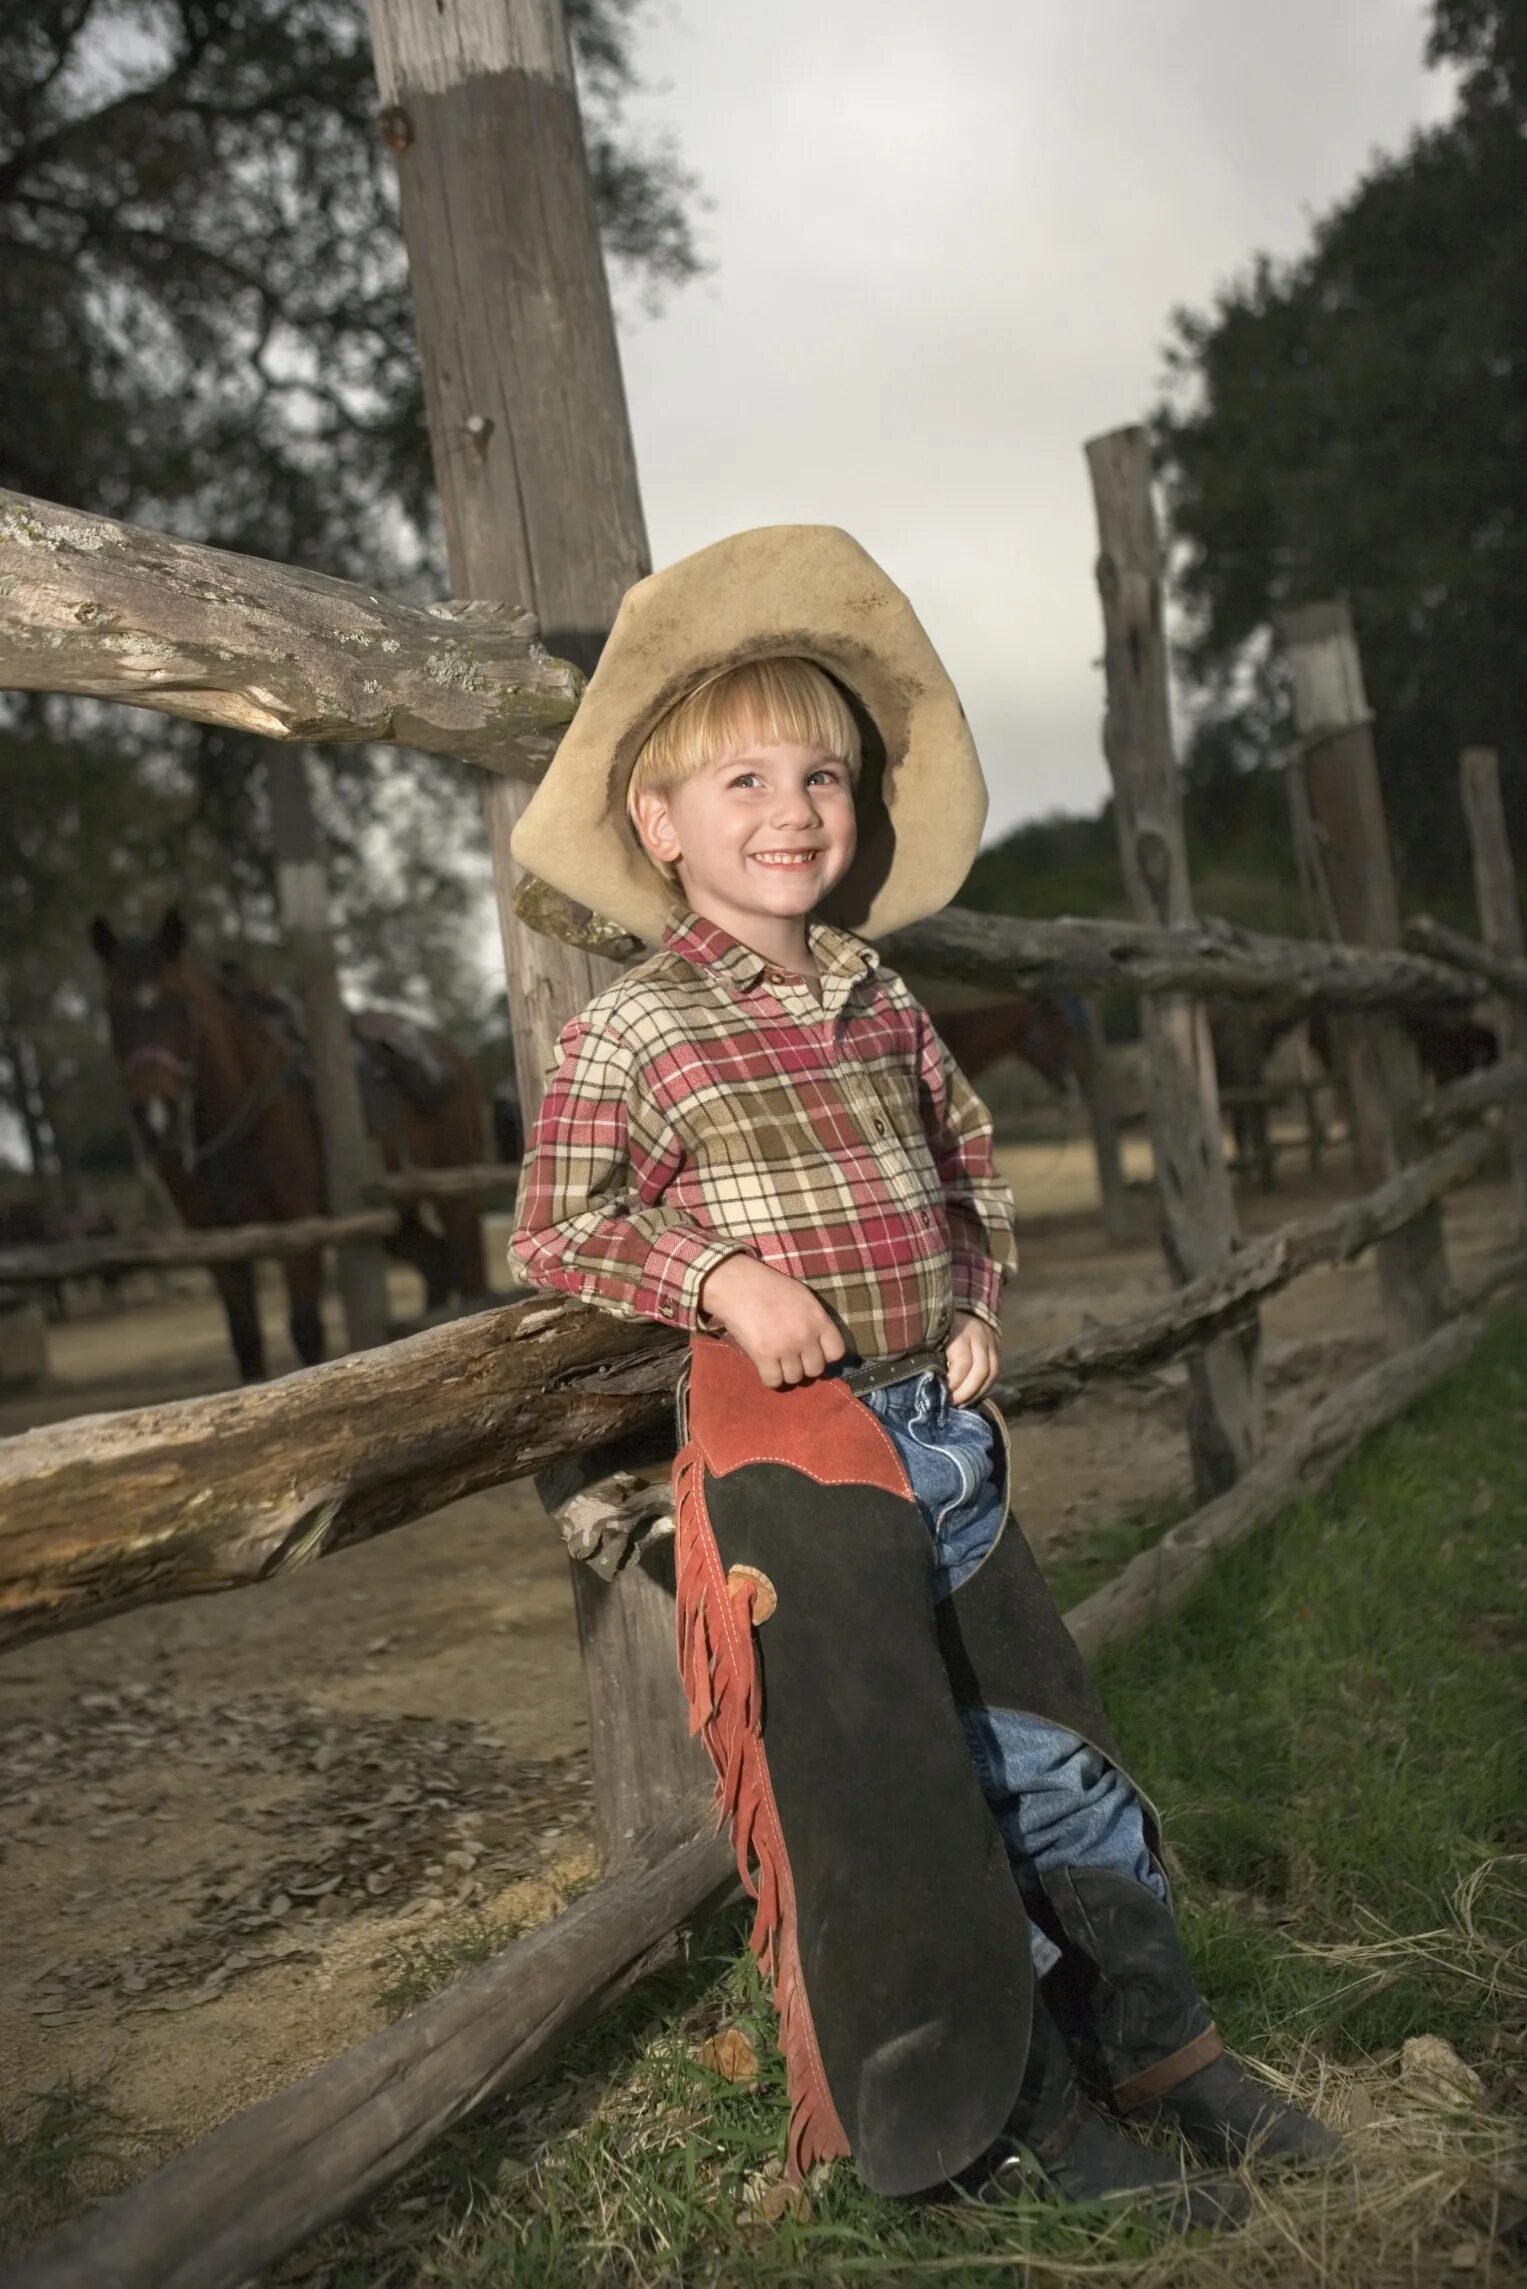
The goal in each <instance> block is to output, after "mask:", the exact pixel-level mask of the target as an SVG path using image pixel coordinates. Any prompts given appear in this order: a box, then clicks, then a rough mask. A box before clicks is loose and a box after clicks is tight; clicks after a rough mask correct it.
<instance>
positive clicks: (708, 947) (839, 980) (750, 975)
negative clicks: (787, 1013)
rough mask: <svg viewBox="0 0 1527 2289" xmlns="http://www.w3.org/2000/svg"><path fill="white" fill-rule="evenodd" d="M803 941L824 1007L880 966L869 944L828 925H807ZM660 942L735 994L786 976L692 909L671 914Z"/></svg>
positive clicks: (842, 997) (840, 999) (837, 1001)
mask: <svg viewBox="0 0 1527 2289" xmlns="http://www.w3.org/2000/svg"><path fill="white" fill-rule="evenodd" d="M806 941H807V944H808V945H809V946H810V948H811V951H812V953H813V954H814V955H815V956H816V960H817V966H818V968H819V969H820V970H821V973H822V998H823V1004H824V1006H825V1007H826V1008H828V1009H829V1010H831V1009H835V1008H837V1007H838V1006H839V1005H840V1004H841V1003H842V1002H843V1001H844V1000H846V998H847V996H848V994H849V992H850V991H851V989H852V988H853V986H854V985H855V984H856V983H857V982H858V980H859V979H860V978H862V977H869V976H873V974H874V972H875V971H876V970H877V969H878V968H879V967H880V956H879V954H878V953H877V952H876V950H875V948H874V947H873V946H871V945H868V944H867V943H866V942H865V940H864V939H863V938H856V937H855V936H854V934H853V932H852V931H851V930H839V929H838V928H836V927H835V926H834V924H832V923H831V922H809V923H808V924H807V926H806ZM663 943H664V945H665V946H668V947H671V949H672V950H673V952H674V953H676V954H682V955H683V957H684V959H685V961H687V962H692V963H693V964H694V966H695V968H696V969H697V970H716V971H719V972H720V973H721V975H722V976H723V977H725V978H726V979H728V981H729V982H730V983H731V984H732V985H734V986H735V987H736V988H737V990H738V991H739V992H740V993H751V992H752V991H753V989H754V988H755V987H756V986H758V985H760V984H762V983H764V982H765V981H766V980H767V981H768V982H770V983H774V982H778V981H781V980H782V979H783V978H784V977H786V976H787V975H788V974H789V973H788V972H783V971H779V970H776V969H775V968H774V966H773V964H772V963H770V962H768V961H766V960H765V958H764V956H763V955H762V954H760V953H756V952H755V951H754V949H753V948H752V947H751V946H745V945H743V943H742V941H741V940H740V939H739V938H734V937H733V936H732V933H731V932H730V930H723V929H722V927H721V925H720V923H719V922H710V921H707V920H706V918H705V916H704V915H702V914H696V913H694V912H692V911H685V912H683V913H681V914H677V915H675V917H674V919H673V920H672V921H671V922H670V923H669V925H668V928H667V929H666V930H665V931H664V933H663Z"/></svg>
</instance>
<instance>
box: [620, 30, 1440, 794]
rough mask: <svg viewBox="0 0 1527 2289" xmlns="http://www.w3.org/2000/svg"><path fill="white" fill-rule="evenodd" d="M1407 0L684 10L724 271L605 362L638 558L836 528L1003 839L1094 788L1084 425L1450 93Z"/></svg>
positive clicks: (683, 57)
mask: <svg viewBox="0 0 1527 2289" xmlns="http://www.w3.org/2000/svg"><path fill="white" fill-rule="evenodd" d="M1423 37H1424V11H1423V10H1422V9H1420V8H1418V7H1414V6H1411V5H1404V4H1401V0H1344V4H1343V5H1342V6H1341V7H1339V8H1333V7H1332V6H1331V5H1330V0H1284V5H1283V7H1282V8H1281V9H1279V10H1277V11H1272V10H1264V9H1255V10H1252V9H1249V8H1245V7H1237V6H1234V5H1228V6H1227V5H1226V4H1225V0H1155V4H1154V5H1152V6H1151V7H1149V8H1146V7H1142V6H1141V5H1140V0H950V4H946V5H945V6H943V7H941V8H940V7H934V8H929V7H928V6H926V5H919V6H913V5H912V4H911V0H773V4H772V5H771V6H770V8H768V9H767V10H764V9H760V8H755V7H752V6H744V5H743V4H742V0H685V4H684V5H683V6H665V7H663V8H662V9H661V10H660V11H659V13H658V14H657V15H656V17H655V18H654V19H653V20H652V21H651V23H650V25H649V29H648V32H647V34H646V36H645V38H644V40H643V45H642V50H641V60H642V64H643V67H644V69H645V71H646V73H647V75H648V76H649V78H651V79H653V80H657V81H661V82H662V83H664V84H663V86H662V89H661V91H660V92H658V93H655V94H653V95H652V96H651V97H649V98H647V99H646V100H645V102H644V104H643V106H642V107H640V110H641V115H642V116H645V117H648V118H650V119H651V121H652V122H653V123H654V124H662V125H665V126H670V127H672V128H673V129H674V130H675V131H676V133H677V136H678V139H679V141H680V144H681V146H682V149H683V153H684V156H685V158H686V160H687V161H688V163H689V164H690V165H691V166H693V167H694V168H695V169H696V170H697V171H698V172H699V173H700V175H701V176H702V177H703V179H704V184H705V188H706V190H707V191H708V193H709V194H710V196H711V197H712V199H713V200H714V201H715V207H714V211H713V212H712V213H711V214H710V215H709V216H708V217H707V218H704V221H703V229H704V235H705V238H706V240H707V251H708V253H709V254H710V256H711V258H712V259H713V261H714V262H715V264H716V270H715V274H714V276H712V277H711V278H709V279H707V280H705V281H703V282H701V283H699V284H697V285H695V286H692V287H690V288H688V289H686V290H685V291H684V292H683V293H682V294H679V295H677V296H675V297H674V298H673V300H672V302H671V303H670V305H669V308H668V311H667V313H666V315H665V316H663V317H662V318H661V319H659V320H656V321H645V320H642V319H641V318H640V317H639V316H638V315H637V314H635V313H628V314H627V315H626V317H625V318H624V319H623V323H622V348H623V356H624V360H625V368H626V376H627V385H628V390H629V395H630V402H631V412H632V421H633V425H634V428H635V432H636V443H637V455H638V461H639V464H640V468H641V476H642V487H643V494H644V498H645V501H646V508H647V518H648V525H649V530H650V533H651V538H652V545H653V551H654V557H655V561H656V562H658V563H665V562H668V561H671V560H672V559H673V558H674V557H676V556H681V555H683V554H685V553H686V552H687V551H688V550H690V549H693V548H698V547H701V546H703V545H704V544H705V543H706V542H707V541H710V540H714V539H716V538H717V537H718V536H719V535H720V534H722V533H724V532H727V531H731V530H735V529H737V528H739V527H741V526H744V525H749V524H767V523H780V522H787V521H804V522H827V523H838V524H843V525H846V526H847V527H848V528H849V529H850V530H851V531H852V532H854V533H855V534H857V536H858V537H859V538H860V539H861V540H862V541H863V542H864V543H865V545H866V546H867V547H868V548H870V549H871V550H872V551H873V552H874V554H875V555H876V556H878V557H879V558H880V559H881V560H882V562H883V563H884V564H885V565H886V567H887V569H888V570H889V571H890V572H891V573H892V575H893V576H894V577H895V578H896V579H897V580H898V581H900V582H901V584H902V585H903V586H904V587H905V588H906V589H907V591H908V593H909V594H910V595H911V597H912V600H913V602H914V604H915V605H916V607H917V609H918V611H919V613H920V614H921V616H922V618H923V619H924V621H925V622H926V624H927V627H928V629H929V632H930V634H931V635H932V636H933V638H934V641H935V642H936V643H937V644H938V646H939V648H940V650H941V651H942V653H943V655H944V657H945V659H946V660H947V662H948V664H949V667H950V669H951V672H952V673H953V674H954V676H955V679H956V681H957V683H958V684H959V686H960V690H961V693H962V696H963V697H964V700H965V704H966V709H967V712H968V713H969V715H970V718H971V722H972V725H973V727H974V729H975V733H976V737H977V739H978V741H979V743H980V746H981V751H982V755H983V758H984V760H985V762H986V767H987V772H988V776H989V778H990V780H991V783H992V798H993V799H992V827H993V830H994V831H999V832H1000V831H1001V829H1002V828H1004V827H1006V826H1009V825H1012V824H1014V823H1015V822H1016V821H1017V820H1019V819H1022V818H1026V817H1032V816H1033V815H1035V814H1036V813H1038V812H1042V811H1045V810H1049V809H1053V808H1055V807H1057V806H1061V807H1065V808H1070V809H1081V808H1090V807H1092V806H1094V805H1095V804H1096V803H1097V802H1098V801H1099V800H1100V799H1101V796H1102V794H1103V791H1104V786H1105V778H1106V775H1105V772H1104V768H1103V765H1102V761H1101V757H1100V754H1099V749H1098V737H1097V727H1098V716H1099V706H1100V686H1099V678H1098V673H1097V669H1096V666H1095V662H1096V658H1097V654H1098V651H1099V648H1100V630H1099V623H1098V615H1097V604H1096V597H1095V594H1094V591H1093V586H1092V559H1093V554H1094V549H1095V541H1094V535H1093V527H1092V512H1091V503H1090V496H1089V493H1088V488H1087V481H1086V471H1085V466H1084V463H1083V460H1082V451H1081V448H1082V444H1083V441H1084V439H1086V438H1087V437H1089V436H1092V435H1095V434H1096V433H1097V432H1099V431H1101V430H1104V429H1109V428H1114V427H1117V426H1119V425H1120V424H1122V423H1125V422H1129V421H1133V420H1137V419H1139V418H1140V417H1141V416H1142V415H1143V414H1144V413H1145V412H1146V410H1147V409H1148V407H1149V405H1150V403H1151V401H1152V398H1153V396H1154V394H1155V391H1156V386H1157V383H1158V380H1159V375H1160V361H1161V347H1162V343H1163V341H1164V339H1165V337H1166V332H1167V327H1168V322H1169V316H1170V312H1171V310H1172V308H1173V306H1174V305H1176V304H1178V303H1183V302H1186V303H1189V304H1193V305H1197V306H1200V307H1201V306H1202V305H1203V304H1204V303H1205V302H1206V301H1207V300H1208V299H1209V297H1210V296H1211V295H1212V293H1213V290H1214V288H1215V286H1216V285H1217V284H1219V283H1221V282H1222V281H1224V280H1225V279H1226V278H1228V277H1229V276H1230V275H1232V274H1233V273H1234V272H1235V271H1237V270H1238V269H1240V268H1241V267H1242V265H1243V264H1244V263H1245V262H1246V260H1247V259H1248V257H1249V256H1250V255H1251V253H1252V252H1253V251H1254V250H1255V249H1262V248H1265V249H1267V250H1269V251H1272V252H1274V253H1284V254H1287V253H1292V252H1294V251H1295V250H1296V249H1297V248H1298V247H1299V246H1300V244H1301V243H1302V242H1303V240H1304V237H1305V235H1306V231H1307V225H1308V217H1309V215H1310V214H1311V213H1312V212H1316V211H1319V210H1320V209H1321V208H1322V207H1324V206H1326V205H1328V204H1329V203H1330V202H1331V201H1332V200H1333V199H1334V198H1336V197H1338V196H1339V195H1340V194H1341V193H1342V192H1343V191H1345V190H1346V189H1347V188H1348V187H1349V186H1350V185H1351V183H1352V182H1353V181H1354V180H1355V178H1356V177H1357V175H1358V174H1359V173H1360V171H1361V170H1362V168H1363V166H1364V165H1365V164H1366V162H1367V161H1368V159H1369V157H1370V156H1371V154H1372V152H1373V150H1374V148H1375V147H1376V146H1380V145H1388V146H1393V145H1395V144H1398V143H1399V142H1401V141H1403V140H1404V138H1405V136H1406V135H1407V134H1408V133H1409V132H1410V130H1411V129H1412V128H1413V127H1414V126H1415V125H1417V124H1418V123H1420V122H1421V121H1423V120H1426V119H1431V118H1436V117H1438V116H1440V115H1441V114H1442V113H1443V112H1444V111H1445V110H1446V108H1447V104H1448V97H1449V91H1448V87H1447V84H1446V82H1445V81H1443V80H1441V79H1439V78H1438V77H1437V76H1436V75H1429V74H1427V73H1426V72H1424V71H1423V69H1422V66H1421V47H1422V40H1423Z"/></svg>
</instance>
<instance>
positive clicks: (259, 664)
mask: <svg viewBox="0 0 1527 2289" xmlns="http://www.w3.org/2000/svg"><path fill="white" fill-rule="evenodd" d="M0 571H3V577H0V690H3V691H48V692H73V693H78V694H80V695H81V696H83V697H86V698H90V699H101V700H127V701H129V702H130V703H131V704H132V705H133V706H135V707H152V708H155V709H157V710H158V711H159V712H160V713H161V714H164V715H183V716H189V717H190V719H191V720H192V721H193V722H195V723H223V724H231V725H233V726H235V727H236V728H237V729H238V730H240V731H250V732H253V733H255V734H256V735H257V736H258V737H259V738H261V739H281V740H286V739H294V740H302V741H307V740H315V739H333V740H350V741H354V740H365V741H367V742H396V743H397V744H399V745H402V746H405V747H416V748H422V749H423V750H424V751H425V752H426V753H427V754H432V755H459V756H463V757H465V758H466V760H467V761H469V762H473V763H478V764H481V765H482V766H484V768H486V769H488V770H490V771H504V772H509V773H512V774H514V775H516V776H520V777H529V778H537V777H539V776H540V774H541V772H542V771H544V770H545V768H546V765H547V763H548V762H549V760H550V758H551V756H552V754H553V752H554V750H555V748H556V744H557V740H558V738H559V737H560V736H561V732H562V729H563V727H564V726H565V725H566V724H567V723H569V722H570V721H571V720H572V715H573V710H574V709H575V708H576V706H577V704H578V695H579V693H580V692H581V691H582V689H583V678H582V676H581V675H580V674H579V672H578V670H577V669H576V668H575V667H572V666H570V665H569V664H568V662H567V661H565V660H554V659H552V658H551V657H550V656H549V655H548V653H547V652H546V650H545V648H544V646H543V645H542V644H541V643H540V642H539V640H538V637H539V630H538V629H537V626H536V621H535V615H534V614H533V613H531V612H528V611H525V610H523V609H522V608H520V607H518V606H515V605H506V604H481V603H471V604H457V603H451V604H425V605H420V604H404V603H400V602H399V601H397V600H396V599H395V598H392V597H387V596H377V595H375V594H373V593H372V591H371V590H369V589H365V588H361V587H358V586H356V585H355V583H354V582H352V581H348V580H334V579H331V578H330V577H329V576H328V575H327V574H325V573H321V572H306V571H302V570H300V569H297V568H295V567H293V566H291V565H286V564H272V563H269V562H268V561H267V560H266V559H264V558H263V557H253V556H234V555H232V554H230V552H229V551H228V550H227V549H221V548H206V547H204V546H202V545H201V544H200V543H199V542H196V541H188V540H179V539H176V538H174V537H173V536H172V535H170V534H168V533H156V532H149V531H146V530H145V529H144V528H143V527H142V526H141V525H126V524H119V523H118V522H117V521H116V520H115V519H114V518H112V517H97V516H90V515H88V514H87V513H86V512H85V511H84V510H83V509H66V508H61V507H60V506H59V505H58V504H57V503H56V502H53V501H38V500H32V499H29V498H28V497H27V496H26V495H24V494H21V493H8V492H4V491H0Z"/></svg>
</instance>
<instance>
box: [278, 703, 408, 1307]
mask: <svg viewBox="0 0 1527 2289" xmlns="http://www.w3.org/2000/svg"><path fill="white" fill-rule="evenodd" d="M265 786H266V792H267V794H268V796H269V798H270V836H271V844H272V847H273V849H274V852H275V859H276V898H277V902H278V904H279V906H280V908H281V921H282V925H283V927H284V929H285V932H286V943H287V950H288V952H289V953H290V955H291V960H292V967H293V969H294V971H295V973H296V980H297V987H298V991H299V992H300V993H301V995H302V1007H303V1015H304V1017H305V1019H306V1024H307V1039H308V1054H309V1056H310V1058H311V1060H312V1066H313V1109H314V1112H315V1114H316V1115H317V1120H318V1142H319V1148H320V1150H321V1152H322V1155H323V1181H324V1190H325V1192H326V1194H327V1196H328V1197H327V1201H326V1206H327V1208H328V1212H329V1214H330V1215H331V1216H356V1215H359V1214H360V1213H361V1212H362V1211H363V1210H364V1209H365V1208H366V1206H367V1187H368V1185H369V1184H370V1182H371V1180H372V1178H373V1177H374V1176H375V1175H376V1173H377V1170H378V1169H379V1167H380V1165H381V1163H380V1159H379V1157H378V1155H377V1152H376V1148H375V1146H374V1145H373V1144H372V1142H371V1139H370V1137H369V1136H368V1135H367V1132H366V1114H365V1108H364V1106H363V1105H362V1103H361V1091H360V1082H359V1080H358V1079H357V1076H356V1070H355V1043H354V1040H353V1039H352V1037H351V1033H350V1018H349V1014H348V1012H347V1011H346V1008H345V1005H344V1000H343V998H342V996H341V994H340V990H339V966H338V963H337V961H336V959H335V953H334V937H333V933H332V931H331V929H330V927H329V874H328V868H327V866H326V865H325V864H324V851H323V842H322V838H321V837H320V835H319V831H318V820H317V817H316V815H315V813H314V810H313V790H312V788H311V786H310V785H309V783H308V774H307V764H306V762H305V761H304V759H303V757H302V755H301V753H300V751H299V750H297V749H296V748H291V747H287V748H280V747H276V748H272V750H271V752H270V753H269V755H267V757H266V759H265ZM336 1254H337V1257H338V1263H339V1292H340V1296H341V1299H342V1301H343V1303H344V1310H345V1332H346V1334H347V1335H348V1337H349V1340H350V1349H351V1350H352V1351H366V1350H369V1349H370V1347H371V1346H372V1345H373V1344H375V1343H385V1342H386V1340H387V1258H386V1256H385V1255H384V1254H383V1252H382V1244H381V1242H380V1240H377V1239H375V1238H367V1237H364V1236H363V1237H360V1238H356V1239H352V1240H344V1241H341V1242H340V1245H339V1247H338V1249H337V1251H336Z"/></svg>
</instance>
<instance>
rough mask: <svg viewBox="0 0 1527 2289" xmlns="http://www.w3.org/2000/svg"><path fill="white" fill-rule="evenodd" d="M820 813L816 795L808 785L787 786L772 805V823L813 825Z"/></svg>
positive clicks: (778, 824)
mask: <svg viewBox="0 0 1527 2289" xmlns="http://www.w3.org/2000/svg"><path fill="white" fill-rule="evenodd" d="M819 816H820V814H819V812H818V810H817V806H816V797H815V795H814V794H813V792H812V790H811V789H810V788H809V787H789V788H784V789H782V790H781V793H780V798H779V801H778V802H777V803H776V804H775V806H774V824H775V825H776V826H777V827H814V826H815V825H816V824H817V821H818V818H819Z"/></svg>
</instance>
